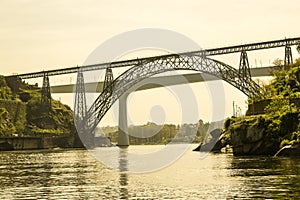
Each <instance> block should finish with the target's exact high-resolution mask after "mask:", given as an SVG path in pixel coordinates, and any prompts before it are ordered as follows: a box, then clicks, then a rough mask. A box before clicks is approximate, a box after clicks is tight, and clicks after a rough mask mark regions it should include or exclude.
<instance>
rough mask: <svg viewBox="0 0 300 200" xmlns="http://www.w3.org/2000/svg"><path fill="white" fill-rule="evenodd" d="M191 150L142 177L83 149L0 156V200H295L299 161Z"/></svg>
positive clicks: (299, 178)
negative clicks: (278, 199) (116, 168)
mask: <svg viewBox="0 0 300 200" xmlns="http://www.w3.org/2000/svg"><path fill="white" fill-rule="evenodd" d="M194 147H195V146H193V147H192V148H194ZM129 148H130V149H132V150H137V151H143V149H145V148H147V149H148V150H149V148H150V149H151V148H153V149H157V148H162V146H159V145H154V146H147V147H146V146H130V147H129ZM192 148H191V149H192ZM191 149H189V150H188V151H186V152H185V154H184V155H183V156H181V157H180V158H179V159H178V160H177V161H176V162H174V163H172V164H171V165H169V166H168V167H165V168H162V169H160V170H157V171H155V172H148V173H126V172H120V171H117V170H113V169H110V168H108V167H107V166H105V165H104V164H102V163H101V162H99V161H98V160H97V159H96V158H95V157H94V156H93V155H91V154H90V153H89V152H88V151H86V150H52V151H50V150H38V151H37V150H35V151H14V152H0V161H1V165H0V191H1V193H0V199H252V198H253V199H259V198H269V199H273V198H291V199H299V198H300V159H299V158H297V159H296V158H293V159H292V158H272V157H235V156H233V155H231V154H213V153H209V154H207V155H206V156H205V155H204V154H203V153H199V152H193V151H191Z"/></svg>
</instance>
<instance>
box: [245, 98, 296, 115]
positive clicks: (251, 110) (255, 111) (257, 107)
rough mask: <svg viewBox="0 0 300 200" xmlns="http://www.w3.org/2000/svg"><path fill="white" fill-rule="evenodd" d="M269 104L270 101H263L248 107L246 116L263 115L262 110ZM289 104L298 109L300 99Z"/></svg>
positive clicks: (263, 111)
mask: <svg viewBox="0 0 300 200" xmlns="http://www.w3.org/2000/svg"><path fill="white" fill-rule="evenodd" d="M270 102H271V99H265V100H261V101H258V102H255V103H254V104H250V105H248V110H247V112H246V116H250V115H260V114H264V113H265V110H264V109H265V107H266V106H267V105H269V104H270ZM291 103H293V104H295V105H296V107H297V108H300V98H298V99H291Z"/></svg>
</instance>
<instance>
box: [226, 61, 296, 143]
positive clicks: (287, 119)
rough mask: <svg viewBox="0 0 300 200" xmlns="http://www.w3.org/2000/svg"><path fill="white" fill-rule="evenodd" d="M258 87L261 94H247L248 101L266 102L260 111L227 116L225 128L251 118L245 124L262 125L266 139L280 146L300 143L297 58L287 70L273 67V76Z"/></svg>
mask: <svg viewBox="0 0 300 200" xmlns="http://www.w3.org/2000/svg"><path fill="white" fill-rule="evenodd" d="M276 63H277V64H278V63H281V62H280V61H279V60H276ZM261 88H262V94H261V95H258V96H253V97H251V98H249V100H248V103H249V104H250V105H251V104H258V103H260V102H262V101H266V102H268V105H267V106H265V108H264V112H263V114H260V115H256V116H245V117H241V118H235V119H230V121H227V122H226V123H225V127H224V130H225V132H226V131H227V132H228V130H229V129H233V128H234V124H235V126H240V125H241V124H245V121H247V120H248V121H249V120H250V119H253V120H252V121H251V123H250V125H248V127H250V126H251V127H256V128H259V127H260V128H261V129H263V130H264V136H265V137H266V138H267V140H269V141H274V142H276V143H281V145H280V146H281V147H282V146H284V145H287V144H296V143H300V121H299V117H300V110H299V108H300V59H297V60H296V62H295V63H294V64H292V65H291V66H289V69H288V70H285V69H281V70H277V71H274V78H273V80H272V81H271V82H270V83H269V84H265V85H261ZM235 128H236V127H235ZM229 132H230V131H229Z"/></svg>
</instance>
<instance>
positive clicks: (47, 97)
mask: <svg viewBox="0 0 300 200" xmlns="http://www.w3.org/2000/svg"><path fill="white" fill-rule="evenodd" d="M41 106H42V108H43V113H44V114H48V113H49V112H51V110H52V109H51V93H50V81H49V76H48V73H44V77H43V87H42V94H41Z"/></svg>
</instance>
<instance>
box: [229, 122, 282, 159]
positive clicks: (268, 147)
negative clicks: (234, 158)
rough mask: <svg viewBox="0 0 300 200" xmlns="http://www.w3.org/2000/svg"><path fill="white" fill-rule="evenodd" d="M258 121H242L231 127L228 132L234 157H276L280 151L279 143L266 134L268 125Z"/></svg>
mask: <svg viewBox="0 0 300 200" xmlns="http://www.w3.org/2000/svg"><path fill="white" fill-rule="evenodd" d="M256 121H257V119H252V120H242V121H239V122H236V123H233V124H232V125H231V128H230V129H229V130H228V131H230V138H231V145H232V148H233V154H234V155H274V154H275V153H276V152H277V151H278V150H279V142H278V141H277V140H275V139H273V138H271V137H269V136H268V134H267V133H266V124H264V125H261V124H259V123H257V122H256Z"/></svg>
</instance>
